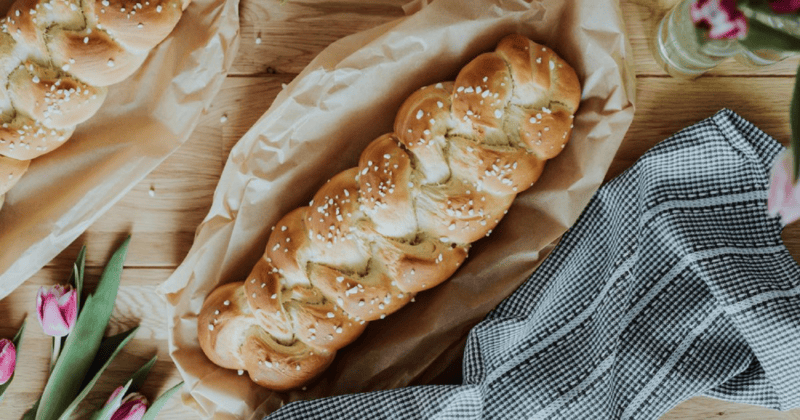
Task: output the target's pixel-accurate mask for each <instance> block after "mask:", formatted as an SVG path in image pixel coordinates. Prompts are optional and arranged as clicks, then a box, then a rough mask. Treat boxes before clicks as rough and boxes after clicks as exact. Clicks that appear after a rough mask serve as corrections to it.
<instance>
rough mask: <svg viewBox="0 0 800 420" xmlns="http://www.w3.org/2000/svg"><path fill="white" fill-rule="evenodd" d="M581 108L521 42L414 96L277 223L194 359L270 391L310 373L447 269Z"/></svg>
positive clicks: (221, 292) (535, 174) (540, 165)
mask: <svg viewBox="0 0 800 420" xmlns="http://www.w3.org/2000/svg"><path fill="white" fill-rule="evenodd" d="M579 102H580V84H579V82H578V78H577V76H576V74H575V71H574V70H573V69H572V67H570V66H569V65H568V64H567V63H566V62H564V60H562V59H561V58H560V57H559V56H558V55H556V54H555V53H554V52H553V51H552V50H550V49H548V48H546V47H544V46H542V45H539V44H537V43H535V42H532V41H530V40H528V39H527V38H525V37H523V36H521V35H509V36H507V37H505V38H504V39H503V40H502V41H501V42H500V43H499V45H498V46H497V49H496V50H495V52H492V53H487V54H482V55H480V56H478V57H477V58H475V59H474V60H473V61H471V62H470V63H469V64H467V65H466V66H465V67H464V68H463V69H462V70H461V72H460V73H459V74H458V77H457V78H456V80H455V82H447V83H438V84H436V85H432V86H426V87H423V88H422V89H419V90H417V91H416V92H414V93H413V94H411V96H410V97H409V98H408V99H407V100H406V101H405V102H404V103H403V105H402V106H401V107H400V110H399V112H398V113H397V117H396V120H395V125H394V132H393V133H390V134H385V135H383V136H381V137H379V138H377V139H376V140H374V141H373V142H372V143H371V144H369V145H368V146H367V148H366V149H365V150H364V151H363V153H362V154H361V158H360V160H359V163H358V167H355V168H351V169H348V170H346V171H343V172H341V173H339V174H337V175H336V176H334V177H333V178H331V179H330V180H329V181H328V182H327V183H326V184H325V185H323V186H322V187H321V188H320V189H319V191H318V192H317V193H316V195H315V196H314V199H313V201H312V202H311V203H310V205H309V206H307V207H301V208H299V209H296V210H294V211H292V212H290V213H289V214H287V215H286V216H284V217H283V218H282V219H281V220H280V221H278V223H277V224H276V225H275V226H274V227H273V231H272V234H271V235H270V237H269V240H268V242H267V248H266V251H265V253H264V256H263V257H262V258H261V259H260V260H259V261H258V263H257V264H256V265H255V267H254V268H253V270H252V272H251V273H250V275H249V276H248V277H247V279H245V281H244V282H240V283H232V284H226V285H224V286H221V287H219V288H218V289H217V290H215V291H214V292H213V293H212V294H211V295H210V296H209V297H208V298H207V299H206V301H205V303H204V305H203V307H202V309H201V311H200V315H199V318H198V330H197V331H198V338H199V342H200V346H201V347H202V349H203V351H204V352H205V354H206V355H208V357H209V358H210V359H211V360H212V361H213V362H214V363H216V364H218V365H220V366H222V367H226V368H229V369H239V370H242V371H244V370H246V371H247V372H248V373H249V375H250V378H251V379H252V380H253V381H255V382H256V383H257V384H259V385H262V386H265V387H268V388H272V389H275V390H285V389H291V388H295V387H299V386H302V385H303V384H304V383H306V382H308V381H309V380H310V379H312V378H314V377H315V376H317V375H319V374H320V373H321V372H322V371H323V370H324V369H325V368H327V366H328V365H329V364H330V362H331V360H332V359H333V357H334V356H335V354H336V351H337V350H338V349H340V348H342V347H344V346H346V345H347V344H349V343H351V342H352V341H353V340H355V339H356V338H358V336H359V335H360V334H361V333H362V332H363V330H364V328H365V326H366V324H367V323H368V322H369V321H374V320H379V319H382V318H384V317H385V316H387V315H390V314H391V313H393V312H395V311H397V310H398V309H400V308H401V307H403V306H404V305H405V304H406V303H408V302H409V301H410V300H412V299H413V297H414V295H415V294H416V293H418V292H420V291H423V290H426V289H429V288H431V287H434V286H436V285H438V284H440V283H441V282H443V281H444V280H446V279H447V278H449V277H450V276H451V275H452V274H453V273H454V272H455V271H456V270H457V269H458V267H459V266H460V265H461V263H462V262H463V261H464V259H465V258H466V257H467V250H468V248H469V245H470V243H472V242H474V241H476V240H478V239H480V238H482V237H484V236H487V235H489V234H490V233H491V231H492V229H493V228H494V227H495V226H496V225H497V223H499V222H500V219H502V218H503V215H504V214H505V213H506V211H507V209H508V208H509V206H510V205H511V203H512V201H513V200H514V198H515V197H516V195H517V194H518V193H520V192H522V191H524V190H525V189H527V188H529V187H530V186H531V185H533V183H534V182H536V180H537V179H538V178H539V176H540V174H541V173H542V170H543V169H544V165H545V161H546V160H548V159H551V158H553V157H555V156H556V155H557V154H558V153H560V152H561V150H562V149H563V148H564V145H565V144H566V143H567V141H568V139H569V137H570V134H571V131H572V119H573V115H574V114H575V112H576V111H577V108H578V104H579Z"/></svg>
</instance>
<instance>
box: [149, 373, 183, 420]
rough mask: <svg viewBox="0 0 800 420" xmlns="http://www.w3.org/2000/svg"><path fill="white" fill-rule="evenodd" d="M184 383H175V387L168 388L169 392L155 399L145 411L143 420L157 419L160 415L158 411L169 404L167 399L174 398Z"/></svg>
mask: <svg viewBox="0 0 800 420" xmlns="http://www.w3.org/2000/svg"><path fill="white" fill-rule="evenodd" d="M182 385H183V382H181V383H179V384H178V385H175V386H174V387H172V388H170V389H169V390H167V392H165V393H163V394H161V396H160V397H158V398H157V399H156V400H155V401H153V404H152V405H150V407H149V408H148V409H147V412H145V413H144V417H142V420H155V419H156V416H157V415H158V412H159V411H161V409H162V408H164V406H165V405H166V404H167V401H169V399H170V398H172V396H173V395H174V394H175V393H176V392H178V391H180V389H181V386H182Z"/></svg>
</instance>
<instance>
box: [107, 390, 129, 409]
mask: <svg viewBox="0 0 800 420" xmlns="http://www.w3.org/2000/svg"><path fill="white" fill-rule="evenodd" d="M124 390H125V387H124V386H120V387H117V389H115V390H114V392H112V393H111V396H110V397H108V401H106V403H105V404H103V407H104V408H105V406H107V405H109V404H111V403H112V402H113V401H114V398H117V395H119V394H120V392H122V391H124ZM121 405H122V401H119V402H117V403H116V404H115V405H114V409H113V410H111V412H112V413H113V412H115V411H117V410H118V409H119V406H121Z"/></svg>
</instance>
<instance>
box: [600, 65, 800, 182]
mask: <svg viewBox="0 0 800 420" xmlns="http://www.w3.org/2000/svg"><path fill="white" fill-rule="evenodd" d="M793 86H794V79H793V78H785V77H778V78H776V77H748V78H701V79H698V80H694V81H688V80H679V79H674V78H655V77H651V78H641V77H640V78H638V79H637V88H636V97H637V107H636V108H637V109H636V114H635V116H634V119H633V123H632V124H631V127H630V129H629V130H628V133H627V134H626V136H625V140H624V141H623V143H622V146H621V147H620V149H619V151H618V152H617V154H616V156H615V157H614V162H613V163H612V164H611V168H610V170H609V172H608V175H607V176H606V179H611V178H613V177H614V176H616V175H618V174H620V173H621V172H622V171H623V170H624V169H626V168H628V167H629V166H630V165H632V164H633V163H634V162H635V161H636V160H637V159H638V158H639V157H640V156H641V155H642V154H644V153H645V152H646V151H647V150H649V149H650V148H651V147H653V146H654V145H656V143H658V142H660V141H661V140H664V139H666V138H667V137H669V136H671V135H673V134H675V133H676V132H678V131H680V130H681V129H683V128H686V127H688V126H690V125H692V124H694V123H696V122H699V121H700V120H702V119H704V118H707V117H711V116H713V115H714V114H715V113H716V112H717V111H719V110H720V109H722V108H729V109H731V110H733V111H734V112H736V113H738V114H739V115H741V116H742V117H744V118H745V119H747V120H748V121H750V122H751V123H753V124H754V125H755V126H757V127H758V128H760V129H761V130H762V131H764V132H765V133H767V134H769V135H770V136H772V137H773V138H775V139H776V140H778V141H779V142H781V143H783V144H784V145H786V144H788V142H789V139H790V137H791V128H790V127H789V104H790V102H791V92H792V88H793Z"/></svg>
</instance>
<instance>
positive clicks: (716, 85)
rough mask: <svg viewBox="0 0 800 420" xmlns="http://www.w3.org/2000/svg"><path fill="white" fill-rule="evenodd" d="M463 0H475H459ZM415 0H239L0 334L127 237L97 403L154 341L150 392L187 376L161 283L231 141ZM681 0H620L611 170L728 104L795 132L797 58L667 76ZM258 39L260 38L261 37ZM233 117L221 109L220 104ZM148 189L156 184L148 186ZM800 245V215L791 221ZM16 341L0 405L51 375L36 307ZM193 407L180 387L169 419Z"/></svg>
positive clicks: (6, 308) (761, 412) (18, 403)
mask: <svg viewBox="0 0 800 420" xmlns="http://www.w3.org/2000/svg"><path fill="white" fill-rule="evenodd" d="M464 1H468V0H464ZM406 2H407V0H289V1H288V2H287V3H286V4H284V5H280V4H279V0H241V6H240V16H241V38H242V39H241V46H240V49H239V54H238V57H237V59H236V61H235V63H234V65H233V68H232V70H231V72H230V75H229V76H228V78H227V80H226V81H225V83H224V85H223V86H222V90H221V91H220V92H219V94H218V95H217V99H216V100H215V102H214V105H213V106H212V107H211V108H210V110H209V111H208V113H207V114H205V115H204V116H203V117H202V119H201V122H200V125H199V126H198V127H197V129H196V130H195V132H194V133H193V134H192V136H191V137H190V139H189V140H188V142H187V143H186V144H185V145H184V146H183V147H182V148H180V149H179V150H178V151H177V152H176V153H175V154H174V155H172V156H171V157H170V158H169V159H167V160H166V161H165V162H164V163H163V164H162V165H161V166H159V167H158V168H157V169H156V170H155V171H153V172H152V173H151V174H150V175H149V176H148V177H147V178H146V179H145V180H144V181H142V182H141V183H140V184H138V185H137V186H136V187H135V188H134V189H133V190H132V191H131V192H130V193H128V194H127V195H126V196H125V198H124V199H123V200H121V201H120V202H119V203H117V204H116V205H115V206H114V207H113V208H112V209H111V210H110V211H109V212H108V213H107V214H105V215H104V216H103V217H101V218H100V219H99V220H98V221H97V222H96V223H94V224H93V225H92V226H91V227H90V228H89V229H88V230H87V232H86V233H85V234H84V235H83V236H81V237H80V238H79V239H78V240H77V241H76V242H75V243H74V244H73V245H72V246H70V247H69V248H68V249H67V250H65V251H64V252H63V253H62V254H61V255H59V256H58V257H57V258H56V259H55V260H54V261H52V262H51V263H50V264H49V265H48V266H46V267H45V268H44V269H42V270H41V271H40V272H39V273H37V274H36V275H35V276H34V277H33V278H31V279H29V280H28V281H27V282H25V283H24V284H23V285H22V286H20V287H19V288H18V289H17V290H15V291H14V292H13V293H12V294H11V295H9V296H8V297H6V298H5V299H3V300H2V301H0V319H2V320H4V321H3V322H2V325H0V337H10V336H12V335H13V333H14V331H15V330H16V328H17V327H18V326H19V324H20V322H21V321H22V319H23V317H24V316H25V314H26V313H28V314H31V315H33V314H35V302H34V300H35V296H36V291H37V290H38V288H39V286H41V285H51V284H56V283H63V282H65V281H66V280H67V278H68V276H69V269H70V267H71V264H72V261H73V260H74V258H75V256H76V255H77V252H78V249H79V248H80V246H81V245H82V244H88V261H87V263H88V266H89V268H88V273H89V275H88V277H89V279H88V287H90V288H91V287H93V285H94V283H95V282H96V279H97V276H98V275H99V268H98V267H99V266H101V265H102V264H103V263H104V262H105V261H106V260H107V259H108V257H109V256H110V253H111V251H112V249H113V248H114V247H115V246H116V245H118V244H119V243H120V241H121V239H122V238H124V236H125V235H127V234H128V233H131V234H132V236H133V241H132V243H131V248H130V251H129V254H128V258H127V262H126V268H125V270H124V273H123V276H122V283H121V286H120V290H119V295H118V297H117V301H116V307H115V309H114V313H113V316H112V320H111V326H110V331H109V332H108V333H116V332H119V331H122V330H124V329H127V328H130V327H132V326H133V325H135V324H140V325H141V329H140V330H139V331H138V333H137V334H136V337H135V339H134V340H133V341H132V342H131V343H130V344H129V345H128V346H127V347H126V348H125V350H124V351H123V352H122V354H121V355H120V356H119V357H118V358H117V360H116V361H115V362H114V363H113V364H112V365H111V367H110V368H109V370H108V372H107V374H106V375H105V377H104V378H103V379H102V380H101V382H100V383H99V384H98V386H96V387H95V389H94V390H93V391H92V393H91V394H90V398H89V402H90V403H97V404H102V402H103V401H105V399H106V398H107V397H108V395H109V394H110V393H111V391H112V390H113V389H114V388H115V387H116V386H118V385H120V384H121V383H120V382H115V381H123V380H125V378H127V377H128V376H129V375H130V374H132V373H133V372H134V371H135V370H136V368H137V367H138V366H140V365H141V364H143V363H144V362H145V361H146V360H147V359H148V358H149V357H151V356H152V355H154V354H157V355H158V356H159V360H158V362H157V363H156V366H155V367H154V369H153V371H152V372H151V373H150V375H149V377H148V380H147V382H146V383H145V385H144V387H143V392H144V393H145V394H146V395H147V396H148V397H149V398H151V399H152V398H153V397H155V396H156V395H158V394H160V393H161V392H163V391H164V390H166V389H168V388H169V387H171V386H173V385H174V384H176V383H178V382H179V381H180V380H181V378H180V375H179V374H178V372H177V370H176V368H175V366H174V365H173V364H172V361H171V359H170V357H169V352H168V346H167V319H166V309H165V304H164V303H163V302H162V300H161V299H160V298H159V297H158V296H157V295H156V294H155V290H156V287H157V286H158V285H159V284H160V283H162V282H163V281H164V280H166V279H167V277H168V276H169V275H170V274H171V273H172V271H173V270H174V269H175V268H176V267H177V266H178V265H179V264H180V262H181V261H182V260H183V258H184V256H185V255H186V254H187V253H188V251H189V248H190V247H191V245H192V240H193V236H194V232H195V229H196V228H197V226H198V224H199V223H200V222H201V221H202V220H203V218H204V216H205V215H206V214H207V212H208V209H209V207H210V205H211V200H212V195H213V192H214V188H215V187H216V184H217V180H218V178H219V175H220V174H221V172H222V168H223V165H224V164H225V161H226V158H227V155H228V152H229V151H230V149H231V147H233V145H234V144H235V143H236V141H237V140H238V139H239V138H240V137H241V136H242V134H244V133H245V132H246V131H247V129H248V128H249V127H250V126H251V125H252V124H253V123H254V122H255V121H256V120H257V119H258V118H259V117H260V116H261V115H262V114H263V113H264V111H265V110H266V109H267V108H268V107H269V106H270V104H271V102H272V100H273V99H274V98H275V96H276V95H277V94H278V92H279V91H280V90H281V85H282V84H284V83H288V82H289V81H291V80H292V79H293V78H294V77H295V76H296V75H297V74H298V73H299V72H300V71H301V70H302V69H303V68H304V67H305V66H306V65H307V64H308V63H309V62H310V61H311V59H312V58H314V57H315V56H316V55H317V54H318V53H319V52H320V51H321V50H322V49H324V48H325V47H326V46H327V45H329V44H330V43H332V42H333V41H335V40H337V39H339V38H341V37H343V36H346V35H348V34H351V33H354V32H358V31H361V30H365V29H368V28H372V27H374V26H376V25H379V24H381V23H384V22H387V21H390V20H393V19H395V18H398V17H401V16H403V10H402V9H401V5H402V4H404V3H406ZM674 2H675V1H674V0H622V2H621V8H622V11H623V14H624V16H625V19H626V25H627V29H628V33H629V36H630V41H631V45H632V47H633V53H634V54H633V57H634V61H635V63H634V64H635V69H636V78H637V110H636V115H635V118H634V121H633V124H632V126H631V128H630V130H629V131H628V133H627V135H626V137H625V140H624V142H623V143H622V146H621V148H620V149H619V152H618V153H617V155H616V157H615V159H614V162H613V164H612V165H611V169H610V171H609V173H608V176H607V179H610V178H612V177H614V176H616V175H618V174H619V173H620V172H622V171H623V170H625V169H626V168H627V167H629V166H630V165H631V164H632V163H633V162H635V161H636V159H637V158H639V156H641V155H642V154H643V153H644V152H645V151H647V150H648V149H649V148H651V147H652V146H653V145H655V144H656V143H658V142H659V141H661V140H663V139H665V138H667V137H668V136H670V135H671V134H673V133H675V132H676V131H678V130H680V129H682V128H684V127H686V126H689V125H691V124H693V123H695V122H697V121H699V120H701V119H704V118H706V117H709V116H711V115H713V114H714V113H715V112H716V111H718V110H719V109H720V108H723V107H727V108H731V109H732V110H734V111H735V112H737V113H739V114H740V115H742V116H743V117H744V118H746V119H748V120H749V121H751V122H753V123H754V124H755V125H756V126H758V127H760V128H761V129H762V130H764V131H765V132H767V133H768V134H770V135H772V136H773V137H775V138H776V139H778V140H780V141H781V142H784V144H785V143H786V142H788V139H789V137H790V128H789V123H788V121H789V119H788V115H789V114H788V110H789V102H790V99H791V91H792V87H793V83H794V75H795V72H796V69H797V66H798V60H797V59H790V60H787V61H785V62H783V63H779V64H777V65H774V66H771V67H768V68H763V69H751V68H745V67H743V66H741V65H739V64H738V63H736V62H733V61H731V62H727V63H724V64H723V65H721V66H720V67H718V68H717V69H715V70H713V71H712V72H710V73H709V74H707V75H706V76H703V77H701V78H699V79H697V80H693V81H685V80H678V79H674V78H671V77H669V76H667V75H666V74H665V73H664V72H663V71H662V70H661V69H660V68H659V67H658V66H657V64H656V63H655V61H654V60H653V58H652V55H651V53H650V48H649V44H648V43H649V41H650V40H652V33H653V28H654V24H655V22H657V20H658V19H659V18H660V16H661V15H662V14H663V12H664V11H665V10H666V8H667V7H669V6H670V5H671V4H674ZM257 38H260V39H261V43H260V44H257V43H256V39H257ZM223 115H226V116H227V121H226V122H224V123H223V122H222V121H221V117H222V116H223ZM151 188H152V189H153V190H154V193H155V194H154V196H152V197H151V195H150V194H149V191H150V190H151ZM783 236H784V240H785V242H786V244H787V246H788V247H789V249H790V251H791V252H792V253H793V255H795V256H800V225H798V224H795V225H792V226H789V227H787V228H786V229H785V230H784V235H783ZM29 321H31V322H29V329H28V332H27V334H26V337H25V340H24V342H23V343H22V346H21V348H20V349H19V353H20V363H19V365H18V367H17V376H16V378H15V380H14V382H13V384H12V385H11V387H10V388H9V389H8V392H7V393H6V397H5V399H4V401H3V402H2V404H1V405H0V413H2V415H0V417H2V418H3V419H17V418H20V416H21V415H22V414H23V413H24V412H25V410H27V409H28V408H29V407H30V406H31V405H32V404H33V403H34V402H35V400H36V399H37V398H38V396H39V394H40V393H41V391H42V389H43V388H44V384H45V381H46V379H47V366H48V360H49V351H50V350H49V348H50V340H49V339H48V338H47V337H45V335H44V334H43V332H42V331H41V328H40V327H39V326H38V325H37V322H36V320H35V318H32V319H30V320H29ZM197 417H198V415H197V414H196V413H195V412H193V411H192V410H190V409H187V408H185V407H184V406H183V405H182V404H181V402H180V399H179V398H177V397H175V398H173V399H172V400H171V401H170V402H169V403H168V405H167V406H166V407H165V408H164V409H163V410H162V412H161V415H160V417H159V418H162V419H192V418H197ZM663 418H664V419H705V418H718V419H800V410H794V411H791V412H784V413H781V412H776V411H772V410H766V409H762V408H758V407H751V406H746V405H741V404H730V403H724V402H720V401H716V400H712V399H708V398H694V399H692V400H689V401H686V402H684V403H683V404H680V405H679V406H677V407H675V408H674V409H673V410H672V411H670V412H669V413H668V414H666V415H665V416H664V417H663Z"/></svg>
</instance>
